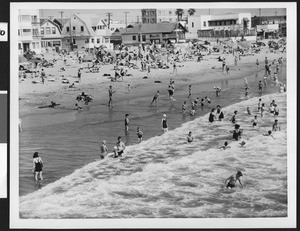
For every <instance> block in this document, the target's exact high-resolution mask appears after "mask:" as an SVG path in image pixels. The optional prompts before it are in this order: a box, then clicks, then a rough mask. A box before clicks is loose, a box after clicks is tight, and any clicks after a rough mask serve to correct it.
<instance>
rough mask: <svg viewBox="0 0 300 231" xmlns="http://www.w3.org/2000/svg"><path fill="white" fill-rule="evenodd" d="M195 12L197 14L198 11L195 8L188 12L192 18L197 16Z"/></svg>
mask: <svg viewBox="0 0 300 231" xmlns="http://www.w3.org/2000/svg"><path fill="white" fill-rule="evenodd" d="M195 12H196V10H195V9H194V8H190V9H189V10H188V13H189V15H190V16H193V15H194V14H195Z"/></svg>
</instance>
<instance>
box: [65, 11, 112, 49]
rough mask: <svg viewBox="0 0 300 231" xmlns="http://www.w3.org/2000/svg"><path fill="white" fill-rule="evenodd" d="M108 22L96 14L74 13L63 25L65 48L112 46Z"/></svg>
mask: <svg viewBox="0 0 300 231" xmlns="http://www.w3.org/2000/svg"><path fill="white" fill-rule="evenodd" d="M110 34H111V32H109V31H108V30H107V24H106V23H105V22H104V21H103V20H101V19H100V18H99V16H98V15H94V14H73V15H72V16H71V17H70V18H69V19H68V20H67V21H66V22H65V24H64V25H63V29H62V47H63V49H68V50H73V49H78V50H82V49H93V48H95V47H99V46H100V45H105V46H106V47H109V48H110V47H112V44H110V41H109V36H110Z"/></svg>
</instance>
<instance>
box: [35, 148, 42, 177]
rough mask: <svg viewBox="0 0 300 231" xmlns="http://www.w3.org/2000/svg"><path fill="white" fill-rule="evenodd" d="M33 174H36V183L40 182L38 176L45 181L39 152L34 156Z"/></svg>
mask: <svg viewBox="0 0 300 231" xmlns="http://www.w3.org/2000/svg"><path fill="white" fill-rule="evenodd" d="M32 172H33V173H34V178H35V180H36V181H38V176H39V177H40V180H43V160H42V158H41V157H40V156H39V153H38V152H35V153H34V154H33V168H32Z"/></svg>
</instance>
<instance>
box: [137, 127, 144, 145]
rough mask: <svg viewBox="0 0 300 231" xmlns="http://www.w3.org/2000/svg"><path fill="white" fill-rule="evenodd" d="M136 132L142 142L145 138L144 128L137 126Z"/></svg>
mask: <svg viewBox="0 0 300 231" xmlns="http://www.w3.org/2000/svg"><path fill="white" fill-rule="evenodd" d="M136 134H137V136H138V142H139V143H141V142H142V140H143V132H142V130H141V129H140V127H137V129H136Z"/></svg>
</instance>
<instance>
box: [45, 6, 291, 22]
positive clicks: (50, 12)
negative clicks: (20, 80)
mask: <svg viewBox="0 0 300 231" xmlns="http://www.w3.org/2000/svg"><path fill="white" fill-rule="evenodd" d="M145 8H146V7H145ZM147 8H149V7H147ZM177 8H179V7H177ZM141 9H142V8H140V9H42V8H41V10H40V17H43V18H49V16H51V17H55V18H60V17H61V14H60V13H59V12H61V11H63V17H64V18H68V17H70V16H71V15H72V14H75V13H80V14H97V15H99V16H100V17H103V18H107V13H112V16H111V19H112V20H122V21H125V13H124V12H129V13H128V14H127V22H128V24H129V23H134V22H137V17H139V21H140V22H141ZM168 9H170V8H168ZM175 9H176V8H175ZM183 9H184V8H183ZM188 9H189V8H187V9H184V11H185V12H187V10H188ZM195 10H196V13H195V16H199V15H201V14H209V11H210V14H212V15H213V14H228V13H251V14H252V17H253V16H259V9H258V8H246V9H245V8H243V9H237V8H236V9H220V8H219V9H216V8H210V10H209V9H199V8H195ZM261 15H262V16H274V15H286V9H285V8H261Z"/></svg>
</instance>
